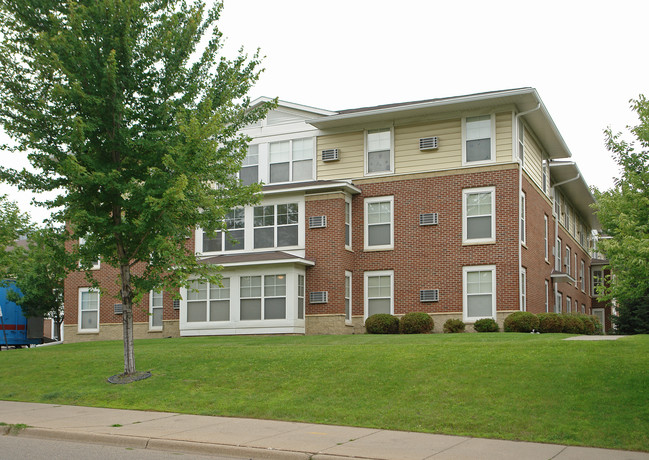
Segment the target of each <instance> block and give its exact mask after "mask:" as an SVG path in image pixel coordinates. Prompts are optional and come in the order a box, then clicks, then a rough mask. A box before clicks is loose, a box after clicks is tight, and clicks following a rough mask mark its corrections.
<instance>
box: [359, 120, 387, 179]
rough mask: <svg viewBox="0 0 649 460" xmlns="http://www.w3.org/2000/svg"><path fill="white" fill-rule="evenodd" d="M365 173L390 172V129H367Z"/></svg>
mask: <svg viewBox="0 0 649 460" xmlns="http://www.w3.org/2000/svg"><path fill="white" fill-rule="evenodd" d="M366 149H367V160H366V162H365V163H366V172H367V174H380V173H386V172H392V171H393V169H392V129H391V128H385V129H372V130H369V131H367V147H366Z"/></svg>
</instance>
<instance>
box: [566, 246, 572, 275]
mask: <svg viewBox="0 0 649 460" xmlns="http://www.w3.org/2000/svg"><path fill="white" fill-rule="evenodd" d="M570 257H571V254H570V246H566V273H567V274H569V275H570Z"/></svg>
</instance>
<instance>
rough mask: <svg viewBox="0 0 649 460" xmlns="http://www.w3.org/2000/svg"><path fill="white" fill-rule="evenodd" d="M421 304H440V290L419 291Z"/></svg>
mask: <svg viewBox="0 0 649 460" xmlns="http://www.w3.org/2000/svg"><path fill="white" fill-rule="evenodd" d="M419 301H420V302H439V289H422V290H421V291H419Z"/></svg>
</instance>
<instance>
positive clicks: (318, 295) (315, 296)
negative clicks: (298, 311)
mask: <svg viewBox="0 0 649 460" xmlns="http://www.w3.org/2000/svg"><path fill="white" fill-rule="evenodd" d="M328 294H329V292H328V291H314V292H309V302H310V303H327V302H328V298H329V295H328Z"/></svg>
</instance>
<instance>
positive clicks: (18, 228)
mask: <svg viewBox="0 0 649 460" xmlns="http://www.w3.org/2000/svg"><path fill="white" fill-rule="evenodd" d="M31 227H32V226H31V223H30V220H29V214H27V213H23V212H20V209H19V208H18V205H17V204H16V203H15V202H14V201H11V200H9V199H8V198H7V196H6V195H0V283H1V282H2V281H3V280H5V279H7V278H12V277H13V276H14V273H13V272H14V267H13V265H14V261H15V260H19V259H20V258H21V257H23V256H24V252H25V249H24V248H23V247H21V246H19V245H17V243H16V242H17V240H18V239H19V238H20V237H21V236H26V235H27V234H28V233H29V232H30V231H31Z"/></svg>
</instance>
